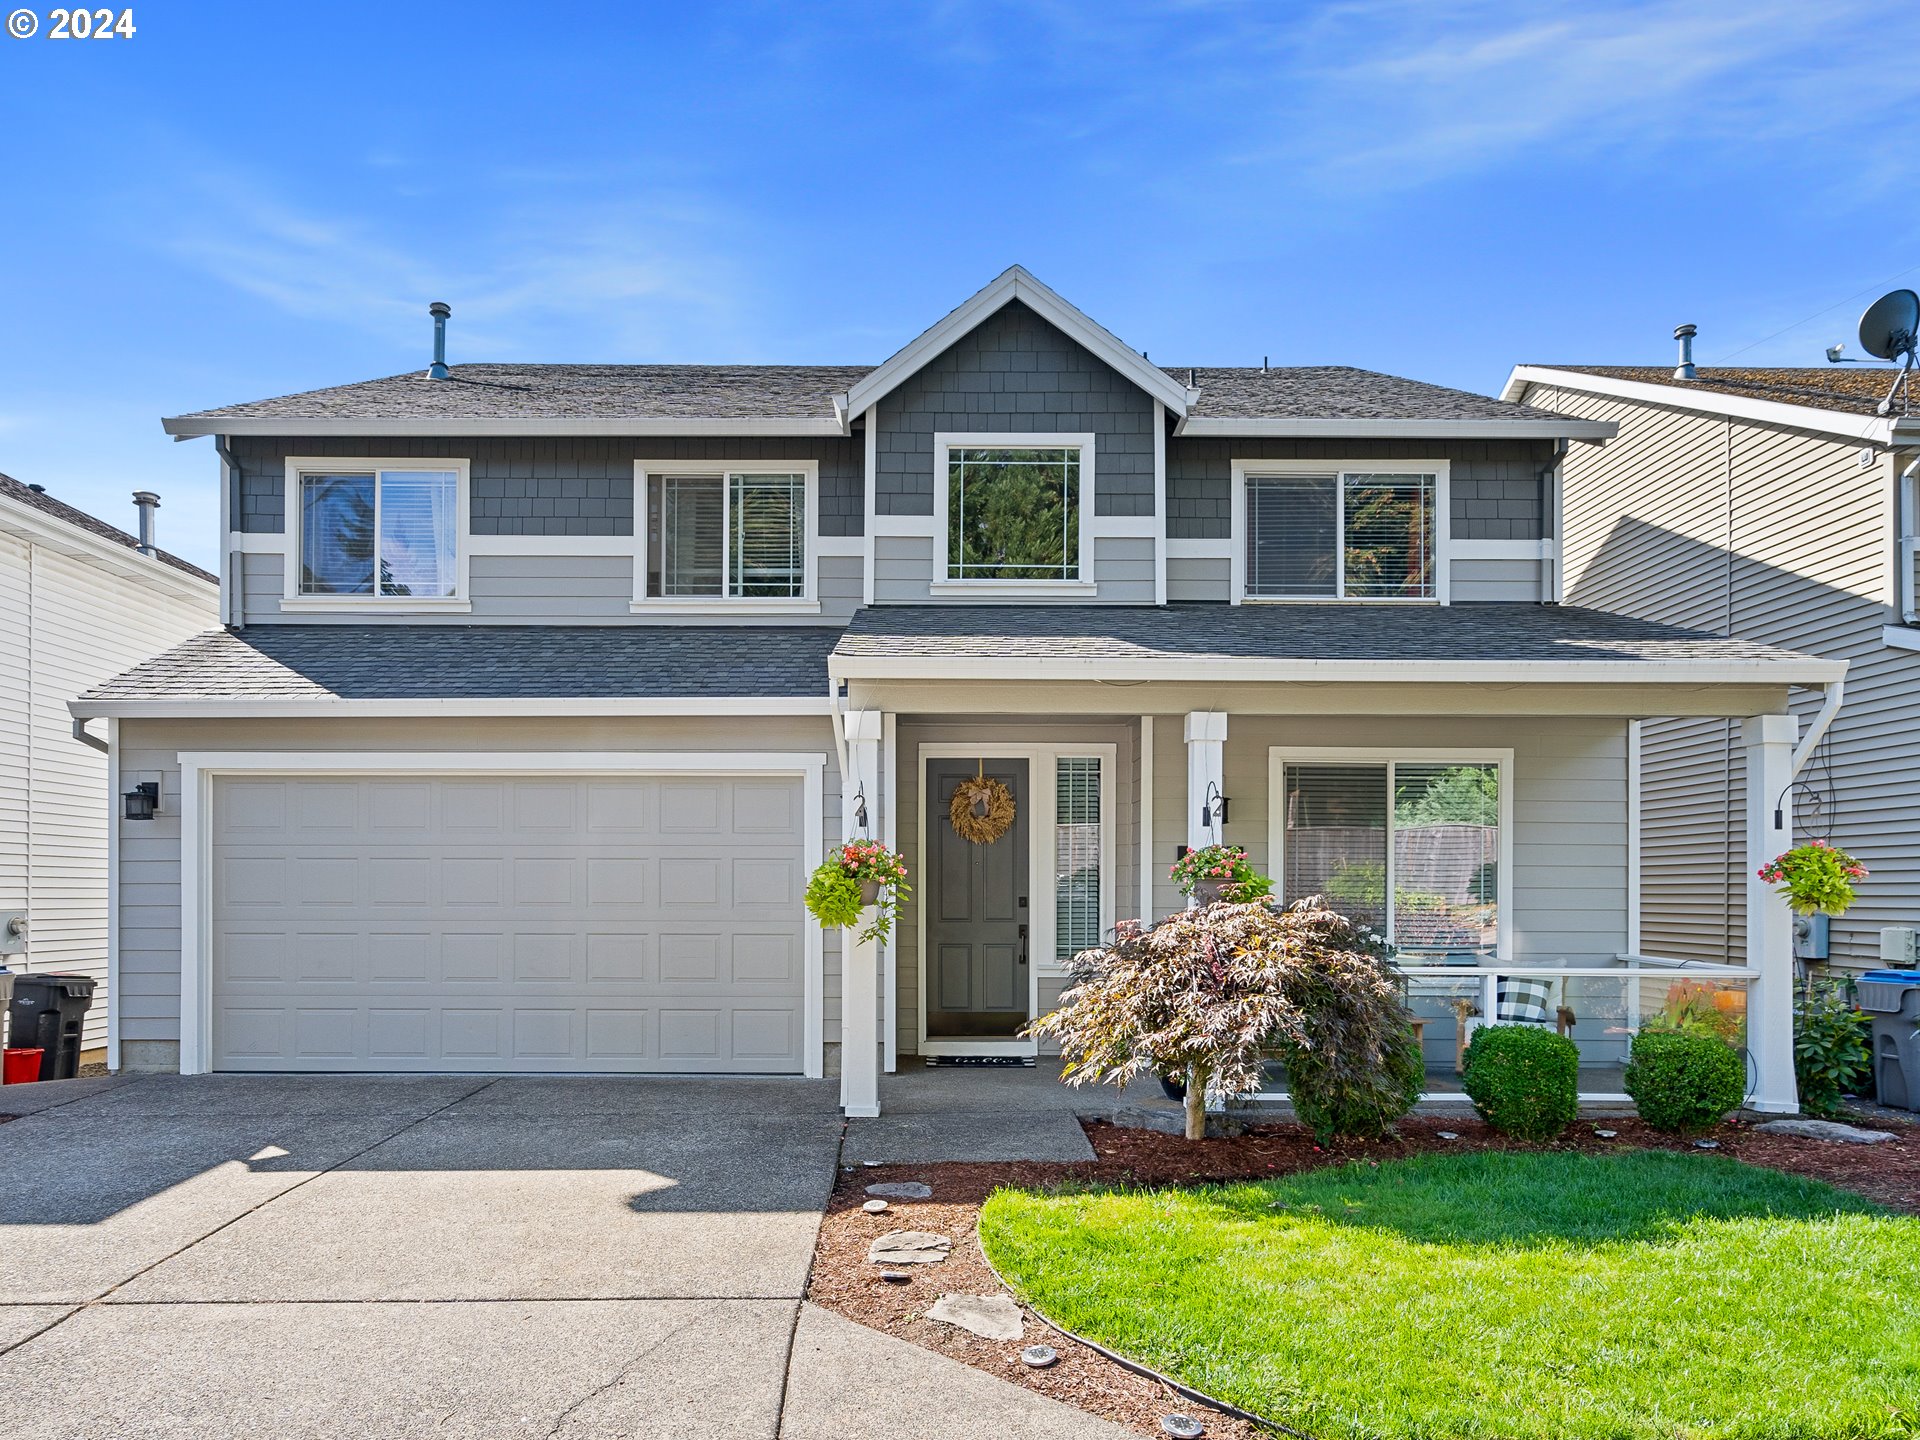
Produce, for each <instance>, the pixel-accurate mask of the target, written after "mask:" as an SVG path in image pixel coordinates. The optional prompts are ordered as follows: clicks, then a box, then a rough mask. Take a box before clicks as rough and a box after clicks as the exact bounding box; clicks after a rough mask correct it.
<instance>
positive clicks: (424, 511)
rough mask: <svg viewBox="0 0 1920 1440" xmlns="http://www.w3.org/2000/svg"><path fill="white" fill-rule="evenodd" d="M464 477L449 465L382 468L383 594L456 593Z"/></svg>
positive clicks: (381, 562) (438, 594)
mask: <svg viewBox="0 0 1920 1440" xmlns="http://www.w3.org/2000/svg"><path fill="white" fill-rule="evenodd" d="M459 499H460V477H459V476H458V475H456V474H454V473H453V472H452V471H450V470H383V471H382V472H381V473H380V593H381V594H382V595H414V596H444V595H451V594H453V592H454V577H455V546H456V538H455V537H456V536H457V534H458V520H459V517H458V515H457V513H456V510H457V506H458V504H459Z"/></svg>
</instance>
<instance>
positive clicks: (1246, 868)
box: [1167, 845, 1273, 905]
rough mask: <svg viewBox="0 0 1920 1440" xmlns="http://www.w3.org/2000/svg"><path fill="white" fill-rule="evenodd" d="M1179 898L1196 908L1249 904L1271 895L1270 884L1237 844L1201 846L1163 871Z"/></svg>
mask: <svg viewBox="0 0 1920 1440" xmlns="http://www.w3.org/2000/svg"><path fill="white" fill-rule="evenodd" d="M1167 873H1168V874H1170V875H1171V876H1172V877H1173V883H1174V884H1175V885H1177V886H1179V887H1180V893H1181V894H1182V895H1186V896H1190V897H1191V898H1192V899H1193V901H1194V903H1195V904H1197V905H1214V904H1218V903H1219V902H1221V901H1225V902H1227V903H1228V904H1230V905H1251V904H1252V903H1253V902H1254V901H1256V900H1264V899H1266V897H1267V896H1269V895H1271V894H1272V893H1273V881H1272V880H1271V879H1270V878H1269V877H1267V876H1265V875H1262V874H1261V873H1260V872H1259V871H1258V870H1256V869H1254V868H1253V865H1252V863H1251V862H1250V861H1248V859H1247V852H1246V851H1245V850H1243V849H1241V848H1240V847H1239V846H1238V845H1202V846H1201V847H1200V848H1199V849H1197V850H1189V851H1188V852H1187V853H1186V854H1184V855H1182V856H1181V857H1180V858H1179V859H1178V860H1176V861H1174V862H1173V867H1172V868H1171V869H1170V870H1169V871H1168V872H1167Z"/></svg>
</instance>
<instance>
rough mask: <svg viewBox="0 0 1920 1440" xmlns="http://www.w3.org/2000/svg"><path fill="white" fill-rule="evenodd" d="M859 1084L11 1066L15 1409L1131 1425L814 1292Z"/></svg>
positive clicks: (1099, 1432)
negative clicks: (38, 1080) (835, 1309)
mask: <svg viewBox="0 0 1920 1440" xmlns="http://www.w3.org/2000/svg"><path fill="white" fill-rule="evenodd" d="M836 1101H837V1094H836V1087H835V1086H834V1084H833V1083H832V1082H830V1081H828V1082H820V1081H811V1082H810V1081H784V1080H783V1081H756V1080H734V1079H727V1080H719V1081H697V1080H687V1081H681V1080H666V1079H658V1080H656V1079H637V1080H635V1079H595V1078H564V1077H555V1078H538V1079H536V1078H517V1077H505V1078H489V1077H481V1076H456V1077H296V1076H260V1077H239V1076H209V1077H197V1078H191V1079H182V1078H179V1077H150V1078H143V1079H135V1080H124V1081H68V1082H56V1084H53V1085H48V1086H44V1087H43V1086H34V1087H18V1090H17V1091H0V1112H11V1111H14V1110H25V1109H28V1108H29V1106H30V1108H31V1111H32V1113H26V1114H23V1116H22V1118H20V1119H16V1120H13V1121H11V1122H9V1123H6V1124H0V1175H4V1176H5V1177H6V1181H5V1184H4V1185H0V1395H4V1396H5V1397H6V1406H7V1411H6V1413H7V1426H6V1429H7V1434H8V1435H9V1436H10V1437H19V1440H41V1437H44V1440H55V1437H60V1440H68V1437H75V1436H79V1437H92V1436H101V1437H105V1436H112V1437H115V1440H147V1437H170V1440H171V1437H181V1436H196V1437H198V1436H220V1437H225V1436H232V1435H244V1434H259V1435H267V1436H273V1437H275V1440H283V1437H334V1436H368V1435H377V1436H380V1437H383V1440H406V1437H414V1436H419V1437H428V1436H431V1437H435V1440H444V1437H473V1440H482V1437H487V1440H496V1437H501V1436H521V1435H530V1436H533V1435H537V1436H566V1437H609V1440H611V1437H615V1436H619V1437H629V1436H633V1435H654V1434H664V1435H675V1436H692V1437H705V1436H713V1437H721V1436H725V1437H764V1440H774V1437H777V1436H780V1435H791V1436H815V1435H818V1436H822V1437H824V1436H826V1435H827V1434H829V1433H831V1434H833V1435H834V1436H836V1437H841V1440H844V1437H847V1436H864V1435H872V1436H875V1437H876V1440H877V1437H881V1436H886V1437H890V1440H912V1437H922V1440H947V1437H952V1440H971V1437H974V1436H979V1435H985V1434H988V1433H1006V1432H1008V1431H1013V1432H1016V1433H1028V1434H1058V1435H1063V1436H1068V1437H1072V1440H1078V1437H1082V1436H1084V1437H1086V1440H1100V1437H1106V1436H1118V1435H1120V1434H1122V1433H1124V1432H1121V1431H1118V1430H1115V1429H1114V1428H1113V1427H1111V1426H1105V1425H1104V1424H1103V1422H1098V1421H1093V1420H1091V1419H1089V1417H1086V1416H1084V1415H1081V1414H1080V1413H1079V1412H1077V1411H1071V1410H1064V1409H1063V1408H1062V1407H1060V1406H1058V1405H1055V1404H1054V1403H1053V1402H1051V1401H1048V1400H1046V1399H1045V1398H1044V1397H1041V1396H1038V1395H1035V1394H1033V1393H1032V1392H1030V1391H1027V1390H1024V1389H1022V1388H1020V1387H1018V1386H1014V1385H1008V1384H1006V1383H1005V1382H1003V1381H999V1380H996V1379H994V1378H993V1377H991V1376H987V1375H984V1374H981V1373H980V1372H977V1371H974V1370H971V1369H969V1368H967V1367H965V1366H961V1365H958V1364H955V1363H954V1362H952V1361H948V1360H946V1359H944V1358H943V1357H940V1356H937V1355H933V1354H931V1353H930V1352H926V1351H921V1350H918V1349H917V1348H915V1347H913V1346H907V1345H903V1344H902V1343H901V1342H899V1341H895V1340H893V1339H891V1338H890V1337H888V1336H885V1335H881V1334H879V1333H878V1332H875V1331H870V1330H866V1329H864V1328H862V1327H860V1326H857V1325H852V1324H850V1323H849V1322H846V1321H843V1320H840V1319H838V1318H837V1317H834V1316H830V1315H827V1314H825V1312H820V1311H816V1310H813V1309H812V1308H811V1307H806V1306H804V1305H803V1304H802V1295H803V1293H804V1289H805V1285H806V1278H807V1271H808V1266H809V1264H810V1262H811V1258H812V1253H813V1245H814V1240H815V1236H816V1233H817V1230H818V1225H819V1219H820V1214H821V1211H822V1209H823V1208H824V1206H825V1203H826V1200H827V1196H828V1194H829V1192H830V1190H831V1188H832V1184H833V1179H834V1166H835V1163H836V1160H837V1159H838V1158H839V1147H840V1140H841V1133H842V1125H843V1122H842V1121H841V1119H840V1116H839V1112H838V1108H837V1104H836ZM1062 1113H1063V1114H1068V1113H1069V1112H1062ZM1075 1134H1076V1135H1077V1130H1076V1131H1075ZM1082 1143H1084V1141H1083V1142H1082Z"/></svg>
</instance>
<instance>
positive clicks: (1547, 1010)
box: [1494, 975, 1553, 1025]
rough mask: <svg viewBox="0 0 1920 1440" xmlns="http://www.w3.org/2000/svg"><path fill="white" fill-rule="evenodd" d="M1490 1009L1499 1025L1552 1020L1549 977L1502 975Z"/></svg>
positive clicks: (1535, 1023)
mask: <svg viewBox="0 0 1920 1440" xmlns="http://www.w3.org/2000/svg"><path fill="white" fill-rule="evenodd" d="M1494 1013H1495V1014H1496V1015H1497V1016H1498V1017H1499V1019H1500V1023H1501V1024H1503V1025H1550V1024H1552V1023H1553V981H1551V980H1522V979H1520V978H1519V977H1517V976H1511V975H1502V976H1501V977H1500V979H1499V990H1498V992H1497V995H1496V1003H1495V1006H1494Z"/></svg>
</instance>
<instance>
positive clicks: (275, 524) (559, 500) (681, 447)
mask: <svg viewBox="0 0 1920 1440" xmlns="http://www.w3.org/2000/svg"><path fill="white" fill-rule="evenodd" d="M862 443H863V442H862V441H861V439H860V437H858V436H852V437H849V438H846V439H820V438H817V437H812V438H795V439H781V438H765V437H744V438H740V439H725V438H710V437H699V438H683V439H674V438H672V437H664V438H653V437H647V436H605V437H602V436H583V437H580V438H577V439H576V438H566V437H554V438H543V439H526V440H512V439H473V438H470V437H469V438H464V439H453V438H445V439H424V440H422V439H396V438H394V437H391V436H388V437H378V436H376V437H370V438H364V439H355V438H352V437H347V438H344V439H343V438H338V437H329V438H326V439H316V438H307V439H298V438H293V439H261V438H256V437H251V436H237V437H235V438H234V440H233V441H232V444H231V446H230V447H229V448H230V449H231V450H232V452H233V456H234V459H235V460H236V461H238V462H239V465H240V474H239V479H238V485H237V488H236V493H235V496H234V512H233V513H234V518H235V524H236V528H237V529H239V530H241V531H244V532H247V533H251V534H267V535H274V534H280V533H282V532H284V531H285V529H286V495H285V491H286V460H287V457H288V456H289V455H339V456H343V457H353V456H377V457H381V458H385V457H421V458H428V457H433V458H440V459H465V460H468V461H470V462H471V473H472V502H473V513H472V529H473V533H474V534H476V535H631V534H633V503H634V496H633V464H634V461H636V460H816V461H818V462H819V465H820V533H821V534H823V535H858V534H860V533H862V530H861V516H862V515H863V514H864V513H865V504H866V498H865V489H866V486H865V480H864V478H863V476H862V473H861V466H862V460H861V447H862Z"/></svg>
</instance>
